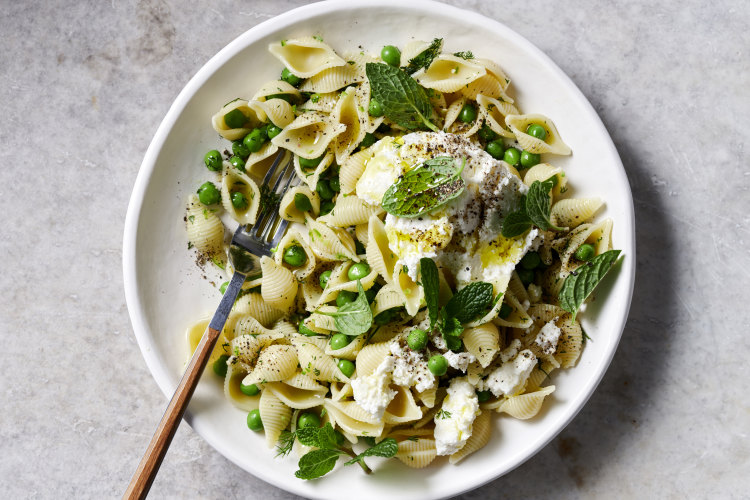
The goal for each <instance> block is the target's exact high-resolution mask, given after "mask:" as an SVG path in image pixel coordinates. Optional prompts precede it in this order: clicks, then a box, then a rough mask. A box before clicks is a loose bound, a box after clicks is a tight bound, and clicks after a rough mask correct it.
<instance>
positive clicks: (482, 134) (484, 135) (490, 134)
mask: <svg viewBox="0 0 750 500" xmlns="http://www.w3.org/2000/svg"><path fill="white" fill-rule="evenodd" d="M477 134H478V135H479V138H480V139H482V140H483V141H487V142H491V141H494V140H495V139H497V134H496V133H495V131H494V130H492V129H491V128H490V126H489V125H487V124H486V123H485V124H484V125H482V128H480V129H479V132H477Z"/></svg>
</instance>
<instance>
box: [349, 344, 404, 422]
mask: <svg viewBox="0 0 750 500" xmlns="http://www.w3.org/2000/svg"><path fill="white" fill-rule="evenodd" d="M393 368H394V359H393V357H392V356H386V358H385V359H384V360H383V362H382V363H380V364H379V365H378V367H377V368H376V369H375V371H374V372H373V373H372V374H371V375H366V376H364V377H357V378H354V379H352V381H351V385H352V392H353V393H354V401H356V402H357V404H359V406H361V407H362V409H363V410H365V411H366V412H368V413H370V415H372V416H373V418H377V419H380V418H383V413H385V409H386V407H387V406H388V403H390V402H391V400H392V399H393V398H394V397H395V396H396V391H394V390H393V389H391V388H390V387H388V386H389V385H390V383H391V372H392V371H393Z"/></svg>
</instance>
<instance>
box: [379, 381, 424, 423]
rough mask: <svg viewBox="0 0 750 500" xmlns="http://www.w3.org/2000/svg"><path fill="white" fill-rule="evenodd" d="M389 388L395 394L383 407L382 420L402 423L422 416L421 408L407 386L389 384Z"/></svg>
mask: <svg viewBox="0 0 750 500" xmlns="http://www.w3.org/2000/svg"><path fill="white" fill-rule="evenodd" d="M391 389H393V390H394V391H396V395H395V396H394V398H393V399H392V400H391V402H390V403H388V406H387V407H386V409H385V413H384V414H383V422H385V423H386V424H404V423H407V422H413V421H415V420H419V419H420V418H422V410H420V409H419V406H417V403H416V402H415V401H414V396H412V393H411V391H410V390H409V388H408V387H402V386H400V385H395V384H391Z"/></svg>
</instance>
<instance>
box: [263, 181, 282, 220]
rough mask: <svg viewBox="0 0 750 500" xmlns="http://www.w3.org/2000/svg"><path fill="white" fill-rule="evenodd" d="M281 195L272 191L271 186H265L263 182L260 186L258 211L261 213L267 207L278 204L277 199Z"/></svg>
mask: <svg viewBox="0 0 750 500" xmlns="http://www.w3.org/2000/svg"><path fill="white" fill-rule="evenodd" d="M280 199H281V197H280V196H279V195H278V194H276V193H274V192H273V191H272V190H271V188H269V187H268V186H266V185H265V184H264V185H262V186H261V187H260V207H259V208H258V210H259V213H263V211H265V210H267V209H271V208H273V207H275V206H276V205H278V203H279V200H280Z"/></svg>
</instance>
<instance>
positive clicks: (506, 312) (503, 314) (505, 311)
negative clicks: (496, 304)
mask: <svg viewBox="0 0 750 500" xmlns="http://www.w3.org/2000/svg"><path fill="white" fill-rule="evenodd" d="M512 312H513V308H512V307H510V306H509V305H508V304H506V303H505V302H503V305H501V306H500V311H499V312H498V313H497V315H498V316H499V317H500V319H507V318H508V316H510V313H512Z"/></svg>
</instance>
